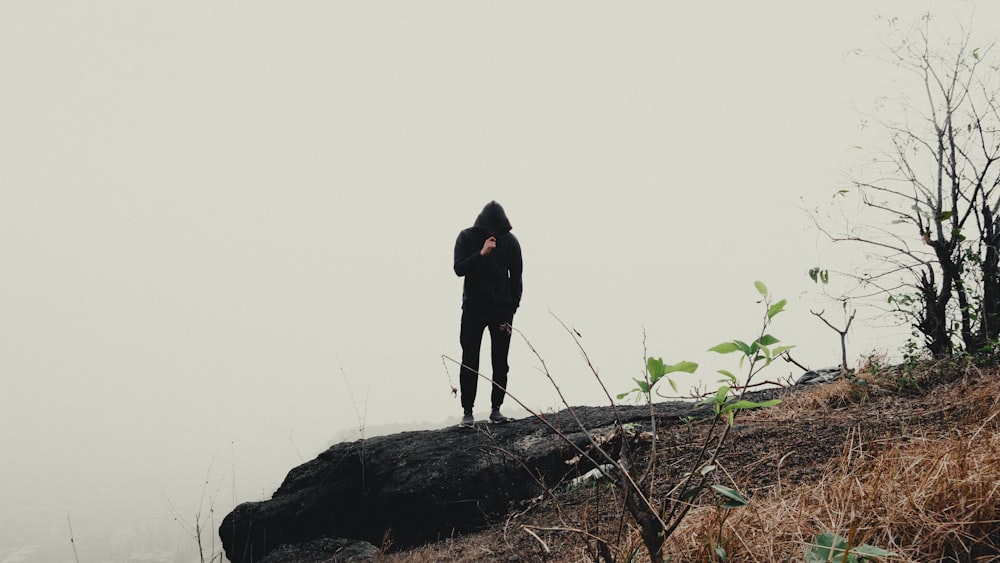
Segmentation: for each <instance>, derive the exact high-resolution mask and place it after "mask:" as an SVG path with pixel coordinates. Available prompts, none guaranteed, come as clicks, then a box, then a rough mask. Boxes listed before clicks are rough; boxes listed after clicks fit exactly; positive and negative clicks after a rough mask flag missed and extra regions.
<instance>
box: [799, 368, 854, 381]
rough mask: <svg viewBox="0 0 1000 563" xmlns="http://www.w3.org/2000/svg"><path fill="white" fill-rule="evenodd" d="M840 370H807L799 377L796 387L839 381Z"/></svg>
mask: <svg viewBox="0 0 1000 563" xmlns="http://www.w3.org/2000/svg"><path fill="white" fill-rule="evenodd" d="M841 373H842V370H841V369H840V368H826V369H817V370H809V371H807V372H805V373H803V374H802V376H801V377H799V380H798V381H796V382H795V384H796V385H816V384H819V383H830V382H832V381H836V380H838V379H840V375H841Z"/></svg>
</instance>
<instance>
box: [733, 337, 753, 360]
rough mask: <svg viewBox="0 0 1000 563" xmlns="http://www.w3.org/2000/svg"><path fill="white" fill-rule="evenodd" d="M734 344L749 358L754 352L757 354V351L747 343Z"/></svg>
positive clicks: (737, 342) (738, 342)
mask: <svg viewBox="0 0 1000 563" xmlns="http://www.w3.org/2000/svg"><path fill="white" fill-rule="evenodd" d="M733 344H735V345H737V346H738V347H739V349H740V352H743V354H744V355H746V356H749V355H751V354H753V353H754V352H756V350H751V349H750V345H749V344H747V343H746V342H743V341H742V340H733Z"/></svg>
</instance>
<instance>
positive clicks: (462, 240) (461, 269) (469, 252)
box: [455, 231, 496, 276]
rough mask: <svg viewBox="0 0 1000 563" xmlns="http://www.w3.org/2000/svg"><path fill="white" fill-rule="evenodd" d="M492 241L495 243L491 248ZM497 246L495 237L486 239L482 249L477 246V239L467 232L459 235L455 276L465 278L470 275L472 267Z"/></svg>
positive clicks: (456, 246)
mask: <svg viewBox="0 0 1000 563" xmlns="http://www.w3.org/2000/svg"><path fill="white" fill-rule="evenodd" d="M490 241H492V243H493V244H492V246H490ZM495 246H496V239H494V238H493V237H490V238H488V239H486V242H485V243H484V244H483V247H482V248H480V247H479V245H478V244H476V241H475V239H474V238H473V237H472V236H470V235H469V233H468V232H467V231H462V232H461V233H459V234H458V240H456V241H455V275H457V276H464V275H466V274H468V273H469V271H470V270H471V269H472V265H473V264H475V263H476V262H477V261H478V260H479V258H481V257H482V256H485V255H486V254H489V253H490V252H492V251H493V248H494V247H495ZM484 253H485V254H484Z"/></svg>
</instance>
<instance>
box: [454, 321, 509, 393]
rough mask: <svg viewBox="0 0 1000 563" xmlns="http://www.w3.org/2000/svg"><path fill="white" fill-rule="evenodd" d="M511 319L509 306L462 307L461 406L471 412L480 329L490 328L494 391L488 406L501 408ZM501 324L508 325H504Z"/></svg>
mask: <svg viewBox="0 0 1000 563" xmlns="http://www.w3.org/2000/svg"><path fill="white" fill-rule="evenodd" d="M513 321H514V311H513V310H512V309H508V308H503V309H493V310H474V309H463V310H462V330H461V332H460V333H459V340H460V341H461V343H462V368H461V371H460V375H459V384H460V385H461V386H462V409H464V410H465V412H472V406H473V405H474V404H475V402H476V384H477V383H478V381H479V376H478V375H477V372H478V371H479V350H480V348H482V345H483V329H486V328H488V329H490V357H491V359H492V361H493V392H492V393H491V395H490V400H491V406H492V407H493V408H494V409H498V408H500V405H502V404H503V398H504V394H505V392H506V389H507V371H508V370H509V369H510V366H508V365H507V352H508V351H509V350H510V328H509V325H511V324H512V323H513ZM503 325H508V326H507V327H504V326H503Z"/></svg>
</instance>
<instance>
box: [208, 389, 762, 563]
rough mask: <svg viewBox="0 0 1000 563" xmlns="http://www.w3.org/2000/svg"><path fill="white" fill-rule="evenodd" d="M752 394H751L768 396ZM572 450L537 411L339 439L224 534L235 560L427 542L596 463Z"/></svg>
mask: <svg viewBox="0 0 1000 563" xmlns="http://www.w3.org/2000/svg"><path fill="white" fill-rule="evenodd" d="M755 395H758V398H755V399H754V400H762V399H763V398H765V397H763V396H760V395H759V394H757V393H755ZM575 412H576V415H577V417H579V419H580V421H581V423H582V425H583V427H585V428H587V429H588V430H589V431H590V434H591V435H595V436H598V435H605V434H607V433H609V432H610V431H611V430H612V429H613V428H614V421H615V411H614V410H613V409H612V408H611V407H578V408H576V409H575ZM655 412H656V416H657V418H658V420H660V421H661V424H677V423H679V420H680V419H682V418H685V417H689V416H691V417H696V418H697V417H702V416H707V415H709V414H710V412H711V411H710V410H709V409H708V408H707V407H697V406H695V405H694V404H693V403H686V402H670V403H660V404H657V405H656V408H655ZM618 415H619V416H620V417H621V420H622V422H624V423H637V424H639V425H640V426H641V427H643V428H644V429H648V427H649V420H650V411H649V407H638V406H624V407H618ZM545 419H546V421H548V423H549V424H551V425H552V426H554V427H556V428H558V429H560V430H561V431H562V432H563V433H564V434H565V435H566V436H567V438H569V440H571V441H572V442H573V443H575V444H578V445H580V446H581V447H586V445H587V443H588V440H587V435H586V434H585V433H584V432H583V431H582V429H581V427H580V424H577V423H576V422H575V421H574V419H573V417H572V416H571V414H570V413H569V411H561V412H559V413H555V414H547V415H545ZM575 455H576V452H575V451H574V450H573V449H571V448H570V447H569V446H568V445H567V444H566V442H565V441H564V440H563V439H561V438H560V437H559V436H558V435H557V434H556V433H555V432H553V430H552V429H551V428H550V427H549V426H547V425H546V424H545V423H543V422H542V421H540V420H538V419H535V418H526V419H522V420H515V421H512V422H509V423H506V424H500V425H486V424H481V423H480V424H477V426H476V428H473V429H470V428H458V427H452V428H446V429H442V430H433V431H417V432H403V433H400V434H394V435H391V436H381V437H377V438H371V439H368V440H364V441H360V440H359V441H356V442H349V443H342V444H336V445H334V446H332V447H331V448H329V449H328V450H326V451H325V452H323V453H321V454H320V455H319V456H318V457H317V458H316V459H314V460H312V461H309V462H306V463H304V464H302V465H300V466H298V467H296V468H294V469H292V470H291V471H290V472H289V473H288V476H287V477H285V480H284V482H283V483H282V484H281V486H280V487H279V488H278V490H277V491H276V492H275V493H274V495H273V496H272V498H271V499H270V500H266V501H260V502H248V503H244V504H241V505H239V506H237V507H236V508H235V509H234V510H233V511H232V512H231V513H229V514H228V515H227V516H226V517H225V519H224V520H223V522H222V525H221V526H220V527H219V535H220V537H221V539H222V544H223V547H224V549H225V551H226V555H227V557H228V558H229V560H230V561H233V562H238V563H249V562H256V561H261V560H262V559H264V557H265V556H267V555H268V554H270V553H272V552H274V551H275V550H277V549H279V548H281V546H284V545H297V544H303V543H305V542H309V541H312V540H318V539H320V538H333V537H340V538H352V539H358V540H364V541H367V542H370V543H372V544H374V545H390V546H392V547H395V548H405V547H411V546H416V545H423V544H425V543H428V542H433V541H437V540H439V539H442V538H446V537H450V536H452V535H453V534H460V533H463V532H469V531H472V530H476V529H480V528H483V527H486V526H488V525H490V524H491V523H492V522H493V521H494V520H496V519H497V518H500V517H502V516H503V515H505V514H506V513H507V512H508V511H509V509H510V508H511V507H512V506H513V505H514V504H515V503H517V502H520V501H523V500H527V499H530V498H532V497H535V496H537V495H539V494H540V493H541V492H542V487H541V486H540V484H539V483H545V484H546V486H549V487H554V486H557V485H559V484H560V483H562V482H564V481H566V480H568V479H572V478H573V477H576V476H577V475H579V474H581V473H583V472H585V471H588V470H590V469H592V468H593V466H592V465H588V464H586V463H585V462H581V463H580V464H579V465H567V463H566V461H567V460H569V459H571V458H573V457H574V456H575ZM282 549H283V548H282ZM303 560H305V559H303ZM268 561H272V559H268Z"/></svg>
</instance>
